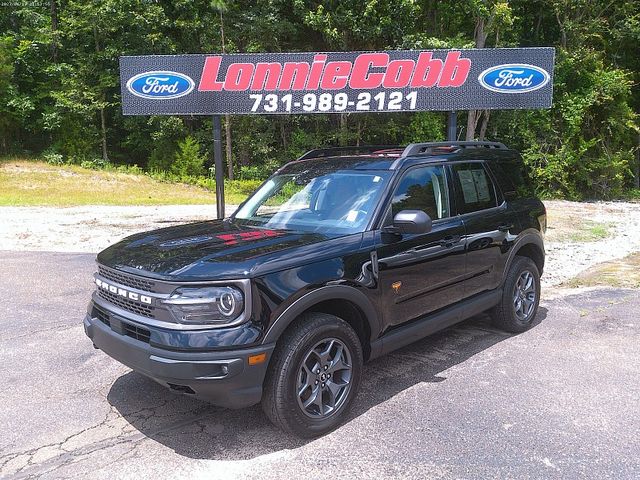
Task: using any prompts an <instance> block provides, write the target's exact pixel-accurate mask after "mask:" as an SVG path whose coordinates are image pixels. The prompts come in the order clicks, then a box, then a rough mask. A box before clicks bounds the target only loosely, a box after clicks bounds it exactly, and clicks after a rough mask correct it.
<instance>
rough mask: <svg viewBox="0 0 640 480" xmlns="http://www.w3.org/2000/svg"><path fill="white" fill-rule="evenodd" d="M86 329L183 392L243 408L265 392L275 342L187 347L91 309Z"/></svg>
mask: <svg viewBox="0 0 640 480" xmlns="http://www.w3.org/2000/svg"><path fill="white" fill-rule="evenodd" d="M84 330H85V333H86V334H87V336H88V337H89V338H90V339H91V341H92V342H93V344H94V346H95V347H96V348H99V349H100V350H102V351H103V352H105V353H106V354H107V355H109V356H110V357H113V358H114V359H116V360H118V361H119V362H121V363H123V364H124V365H126V366H128V367H129V368H131V369H132V370H135V371H136V372H139V373H141V374H143V375H146V376H147V377H150V378H151V379H153V380H155V381H156V382H158V383H160V384H161V385H164V386H165V387H168V388H170V389H171V390H173V391H176V392H178V393H184V394H189V395H193V396H195V397H198V398H201V399H203V400H207V401H209V402H211V403H213V404H215V405H218V406H221V407H229V408H242V407H247V406H249V405H253V404H256V403H258V402H259V401H260V399H261V397H262V382H263V380H264V376H265V374H266V370H267V365H268V364H269V359H270V357H271V353H272V351H273V349H274V347H275V344H270V345H261V346H259V347H254V348H246V349H236V350H224V351H206V352H198V351H196V352H184V351H172V350H165V349H162V348H157V347H154V346H153V345H150V344H149V343H147V342H146V341H144V340H140V339H139V337H138V338H135V335H134V336H130V335H128V334H124V331H123V330H122V329H119V328H116V326H114V325H113V323H112V325H107V324H106V323H104V322H103V321H101V320H100V319H98V318H92V316H91V315H89V314H87V316H86V317H85V319H84ZM260 353H266V355H267V357H266V361H264V362H262V363H260V364H258V365H249V361H248V357H249V356H251V355H256V354H260Z"/></svg>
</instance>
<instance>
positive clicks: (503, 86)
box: [478, 63, 549, 93]
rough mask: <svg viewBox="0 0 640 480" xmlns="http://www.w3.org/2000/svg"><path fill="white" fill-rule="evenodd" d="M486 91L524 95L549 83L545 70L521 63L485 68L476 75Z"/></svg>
mask: <svg viewBox="0 0 640 480" xmlns="http://www.w3.org/2000/svg"><path fill="white" fill-rule="evenodd" d="M478 81H479V82H480V85H482V86H483V87H484V88H486V89H487V90H491V91H493V92H500V93H525V92H532V91H534V90H538V89H539V88H542V87H544V86H545V85H546V84H547V83H549V74H548V73H547V71H546V70H544V69H542V68H540V67H536V66H535V65H527V64H521V63H509V64H506V65H498V66H496V67H491V68H487V69H486V70H485V71H484V72H482V73H481V74H480V75H478Z"/></svg>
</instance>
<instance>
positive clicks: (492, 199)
mask: <svg viewBox="0 0 640 480" xmlns="http://www.w3.org/2000/svg"><path fill="white" fill-rule="evenodd" d="M452 168H453V171H454V177H455V182H456V189H457V199H458V201H457V205H458V213H469V212H475V211H478V210H484V209H486V208H492V207H495V206H496V191H495V188H494V186H493V183H492V181H491V178H490V177H489V175H488V174H487V171H486V170H485V169H484V167H483V165H482V163H479V162H478V163H458V164H454V165H452Z"/></svg>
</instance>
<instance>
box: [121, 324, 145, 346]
mask: <svg viewBox="0 0 640 480" xmlns="http://www.w3.org/2000/svg"><path fill="white" fill-rule="evenodd" d="M122 326H123V327H124V333H125V335H127V336H128V337H131V338H135V339H136V340H139V341H141V342H144V343H149V339H150V338H151V332H150V331H149V330H147V329H146V328H142V327H137V326H135V325H131V324H130V323H125V322H122Z"/></svg>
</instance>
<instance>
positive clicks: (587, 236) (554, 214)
mask: <svg viewBox="0 0 640 480" xmlns="http://www.w3.org/2000/svg"><path fill="white" fill-rule="evenodd" d="M585 216H588V213H585V212H584V211H578V210H576V209H564V208H552V207H547V234H546V240H548V241H550V242H597V241H598V240H603V239H605V238H607V237H609V236H610V235H612V234H613V232H614V225H615V224H614V222H595V221H593V220H587V219H586V218H585Z"/></svg>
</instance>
